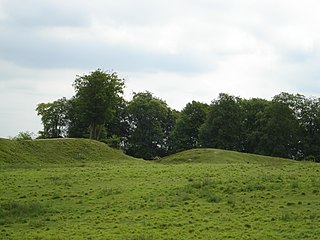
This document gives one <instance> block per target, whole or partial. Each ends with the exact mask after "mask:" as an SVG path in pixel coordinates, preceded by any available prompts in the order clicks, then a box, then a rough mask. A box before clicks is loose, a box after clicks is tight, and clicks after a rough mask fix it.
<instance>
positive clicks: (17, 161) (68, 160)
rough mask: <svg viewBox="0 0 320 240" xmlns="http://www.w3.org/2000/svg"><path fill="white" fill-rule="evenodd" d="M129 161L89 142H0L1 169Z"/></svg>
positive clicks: (52, 140)
mask: <svg viewBox="0 0 320 240" xmlns="http://www.w3.org/2000/svg"><path fill="white" fill-rule="evenodd" d="M106 156H107V158H106ZM128 160H132V158H131V157H129V156H126V155H125V154H123V153H122V152H121V151H119V150H115V149H112V148H110V147H108V146H107V145H106V144H104V143H101V142H97V141H91V140H88V139H43V140H32V141H13V140H7V139H0V166H1V165H11V166H22V165H24V164H25V165H30V164H31V165H32V164H33V165H34V164H38V165H39V164H60V163H61V164H73V165H74V164H81V163H88V162H89V163H92V162H104V161H108V162H116V161H128Z"/></svg>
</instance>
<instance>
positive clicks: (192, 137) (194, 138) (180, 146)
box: [172, 101, 209, 151]
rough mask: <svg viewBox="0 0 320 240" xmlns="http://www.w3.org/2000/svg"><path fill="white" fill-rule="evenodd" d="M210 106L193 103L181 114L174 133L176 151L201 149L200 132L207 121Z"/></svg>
mask: <svg viewBox="0 0 320 240" xmlns="http://www.w3.org/2000/svg"><path fill="white" fill-rule="evenodd" d="M208 108H209V106H208V105H207V104H204V103H201V102H196V101H192V102H191V103H188V104H187V105H186V106H185V107H184V109H183V110H182V111H181V113H180V114H179V117H178V119H177V121H176V125H175V129H174V131H173V132H172V138H173V148H174V151H182V150H186V149H192V148H197V147H200V144H199V130H200V127H201V126H202V124H203V123H204V122H205V120H206V116H207V111H208Z"/></svg>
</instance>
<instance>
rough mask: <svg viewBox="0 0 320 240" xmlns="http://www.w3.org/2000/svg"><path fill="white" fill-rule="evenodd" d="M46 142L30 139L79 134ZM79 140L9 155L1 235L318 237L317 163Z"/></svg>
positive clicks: (1, 175)
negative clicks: (126, 150)
mask: <svg viewBox="0 0 320 240" xmlns="http://www.w3.org/2000/svg"><path fill="white" fill-rule="evenodd" d="M50 141H51V143H50V144H49V142H50ZM50 141H48V142H47V141H39V142H35V143H34V144H38V145H37V146H38V148H41V149H43V151H47V153H46V154H49V155H50V154H51V153H50V151H53V150H54V149H55V151H53V152H54V153H55V154H56V150H57V148H58V146H53V145H55V144H57V145H59V144H60V141H67V142H68V141H71V142H72V141H75V140H50ZM82 141H84V140H80V142H78V143H75V142H73V143H71V142H68V144H67V146H66V148H64V147H61V148H60V149H59V152H60V154H61V155H63V156H65V158H62V157H61V156H59V157H58V156H57V160H56V158H55V157H54V156H49V155H48V156H46V158H44V159H42V160H41V156H40V157H38V156H39V155H37V153H34V156H33V158H31V159H28V158H27V157H26V156H28V154H30V155H32V147H31V146H30V148H26V149H29V150H28V154H27V153H24V152H23V151H22V150H21V149H17V151H19V152H20V153H19V154H21V155H22V156H24V157H25V158H23V159H22V161H21V162H22V163H23V164H22V165H21V166H20V167H19V162H20V161H19V158H12V160H11V161H12V163H14V166H15V167H12V163H10V158H7V159H6V160H5V161H3V162H4V164H3V165H2V167H1V168H0V181H1V185H0V193H1V194H0V239H130V240H133V239H319V236H320V201H319V199H320V193H319V189H320V173H319V171H320V165H319V164H316V163H310V162H295V161H290V160H285V159H275V158H269V157H263V156H255V155H247V154H241V153H235V152H228V151H221V150H215V149H203V150H190V151H187V152H183V153H179V154H176V155H173V156H170V157H167V158H165V159H162V160H161V161H159V162H147V161H141V160H138V159H134V158H129V157H126V156H124V155H122V154H121V152H118V151H116V152H113V150H111V149H109V148H105V145H100V144H99V143H96V142H92V141H89V140H88V141H87V140H85V141H84V142H82ZM42 143H43V144H47V143H48V145H47V147H45V146H40V145H41V144H42ZM0 144H1V143H0ZM10 144H17V143H7V145H10ZM28 144H30V143H29V142H28ZM69 144H70V145H78V144H79V145H80V144H89V146H91V145H90V144H93V145H94V146H98V147H99V148H100V147H101V149H102V150H101V151H105V152H104V153H96V152H95V150H94V148H92V149H91V150H92V151H93V152H90V151H87V152H86V154H87V155H86V156H88V157H85V159H82V160H78V159H75V158H73V157H72V158H71V157H70V156H74V152H77V151H78V150H81V147H79V149H78V148H77V146H69ZM95 144H97V145H95ZM7 145H6V146H5V147H6V149H8V146H7ZM3 146H4V145H0V149H2V148H4V147H3ZM20 146H24V145H16V147H20ZM48 146H49V148H50V149H51V150H45V148H48ZM63 146H65V145H63ZM24 147H25V146H24ZM70 148H71V149H73V150H72V151H71V150H70V151H67V150H66V149H70ZM11 149H12V148H11ZM35 149H36V148H35ZM52 149H53V150H52ZM75 149H78V150H77V151H74V150H75ZM103 149H104V150H103ZM12 151H14V149H12ZM97 151H98V150H97ZM103 154H104V156H103ZM67 155H68V156H69V157H67ZM89 156H90V157H94V156H101V158H98V157H97V158H92V159H90V157H89ZM120 156H121V157H120ZM48 159H49V162H50V164H47V161H48ZM190 159H191V160H190ZM90 160H92V161H90ZM77 161H82V162H84V164H77ZM70 162H71V163H73V164H70ZM26 163H28V164H26ZM31 163H32V164H31ZM40 163H42V164H41V166H40Z"/></svg>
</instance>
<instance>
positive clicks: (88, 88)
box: [73, 69, 124, 140]
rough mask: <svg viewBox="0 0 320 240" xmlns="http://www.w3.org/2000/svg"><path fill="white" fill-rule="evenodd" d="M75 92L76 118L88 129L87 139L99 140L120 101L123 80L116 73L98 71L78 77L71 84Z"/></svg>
mask: <svg viewBox="0 0 320 240" xmlns="http://www.w3.org/2000/svg"><path fill="white" fill-rule="evenodd" d="M73 86H74V88H75V91H76V95H75V100H74V101H75V104H76V105H77V106H76V108H77V109H76V114H75V115H74V116H76V117H77V118H79V122H81V123H82V124H84V125H86V126H87V128H88V129H89V138H91V139H97V140H99V139H100V137H101V134H102V132H103V131H104V130H105V126H106V124H108V121H109V120H110V119H112V118H113V116H114V114H115V111H116V107H117V105H118V103H119V101H121V98H122V97H121V94H123V88H124V80H123V79H120V78H119V77H118V75H117V73H115V72H113V73H107V72H104V71H102V70H100V69H98V70H96V71H94V72H92V73H90V74H89V75H83V76H78V77H77V78H76V80H75V81H74V83H73Z"/></svg>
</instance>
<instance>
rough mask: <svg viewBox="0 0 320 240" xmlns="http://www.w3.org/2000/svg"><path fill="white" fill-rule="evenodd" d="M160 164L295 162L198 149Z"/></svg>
mask: <svg viewBox="0 0 320 240" xmlns="http://www.w3.org/2000/svg"><path fill="white" fill-rule="evenodd" d="M159 162H161V163H168V164H170V163H213V164H245V163H250V164H267V165H270V164H271V165H274V164H290V163H296V161H293V160H289V159H284V158H276V157H269V156H263V155H256V154H248V153H240V152H235V151H228V150H221V149H213V148H199V149H191V150H187V151H183V152H179V153H176V154H172V155H170V156H167V157H165V158H163V159H161V160H160V161H159Z"/></svg>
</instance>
